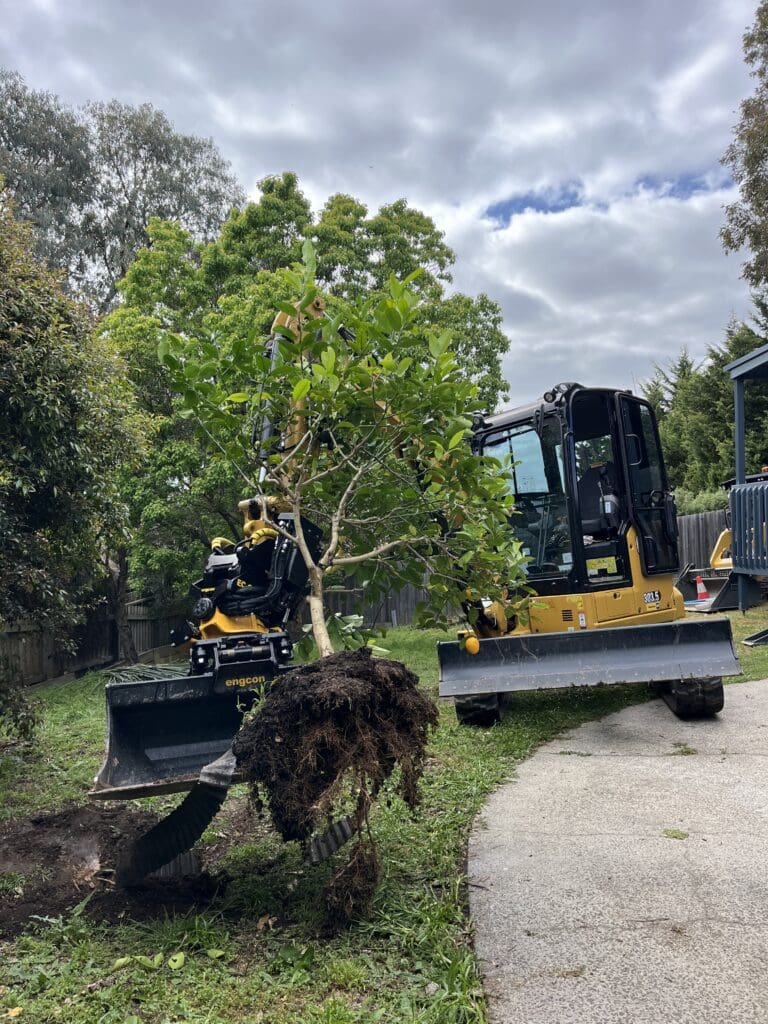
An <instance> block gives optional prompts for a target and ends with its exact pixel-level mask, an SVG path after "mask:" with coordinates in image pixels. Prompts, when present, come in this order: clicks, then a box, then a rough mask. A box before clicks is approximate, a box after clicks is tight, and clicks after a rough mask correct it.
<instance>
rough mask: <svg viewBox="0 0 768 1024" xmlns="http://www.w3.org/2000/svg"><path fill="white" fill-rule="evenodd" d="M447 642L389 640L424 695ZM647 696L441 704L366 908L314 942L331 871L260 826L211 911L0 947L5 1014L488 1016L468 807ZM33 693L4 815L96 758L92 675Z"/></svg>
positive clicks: (79, 920) (382, 811)
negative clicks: (307, 864) (438, 646)
mask: <svg viewBox="0 0 768 1024" xmlns="http://www.w3.org/2000/svg"><path fill="white" fill-rule="evenodd" d="M732 619H733V623H734V633H735V635H736V638H737V639H741V638H742V637H743V636H746V635H748V634H749V633H751V632H754V631H756V630H758V629H760V628H768V610H766V609H765V607H762V608H760V609H753V610H752V611H751V612H749V613H748V614H747V616H746V617H743V618H742V616H740V615H738V614H737V613H733V614H732ZM441 636H443V634H438V633H436V632H431V633H430V632H417V631H415V630H411V629H398V630H393V631H391V632H390V633H389V635H388V637H387V641H386V646H387V647H388V648H389V650H390V651H391V656H392V657H395V658H399V659H401V660H402V661H404V662H406V663H407V664H408V665H409V666H410V667H411V668H412V669H413V670H414V671H415V672H416V673H417V674H418V675H419V676H420V678H421V680H422V682H423V684H424V686H425V687H426V688H427V689H428V690H429V691H430V692H432V693H433V694H435V693H436V686H437V662H436V657H435V641H436V640H437V639H438V638H439V637H441ZM739 655H740V657H741V660H742V664H743V666H744V676H743V677H742V678H745V679H755V678H762V677H768V648H765V649H760V648H756V649H754V650H750V649H748V648H745V647H742V646H741V645H739ZM648 695H649V694H648V691H646V690H645V689H644V688H633V689H629V688H623V687H622V688H613V689H594V690H592V691H584V690H581V691H574V692H573V693H571V694H567V695H566V694H521V695H518V696H517V697H516V698H515V701H514V710H513V711H511V712H510V713H508V714H507V715H506V717H505V719H504V722H503V723H502V724H501V725H499V726H496V727H494V728H493V729H490V730H488V731H478V730H474V729H466V728H459V727H458V726H457V724H456V721H455V718H454V714H453V710H452V708H451V707H449V706H443V707H441V718H440V727H439V729H438V731H437V732H436V734H435V735H434V737H433V740H432V743H431V747H430V757H429V762H428V768H427V773H426V775H425V778H424V781H423V792H424V803H423V806H422V808H421V810H420V811H419V813H418V814H417V815H416V816H415V817H412V816H410V815H409V814H408V812H407V811H406V809H405V808H404V807H403V805H402V803H401V802H400V801H399V800H398V799H393V800H392V801H391V802H390V803H389V804H388V803H387V801H386V800H380V802H379V803H380V806H379V807H378V809H377V812H376V815H375V820H374V829H375V832H376V834H377V837H378V840H379V850H380V856H381V859H382V862H383V868H384V878H383V882H382V885H381V887H380V889H379V891H378V893H377V896H376V899H375V902H374V905H373V907H372V909H371V911H370V913H369V914H368V916H367V918H366V919H365V920H363V921H359V922H358V923H356V924H355V925H353V927H352V928H351V929H350V930H349V931H347V932H345V933H344V934H341V935H339V936H336V937H335V938H332V939H328V938H321V937H319V932H318V928H317V922H318V914H319V904H318V895H319V890H320V889H321V887H322V884H323V880H324V878H325V875H324V874H323V872H324V871H325V872H326V874H327V872H328V871H329V870H331V869H332V867H331V866H329V865H325V866H324V867H323V868H321V869H305V868H304V867H303V866H302V864H301V861H300V857H299V852H298V850H297V849H296V848H295V846H294V844H289V845H282V844H280V843H278V842H277V840H275V839H273V838H272V837H269V836H267V837H265V836H264V835H263V834H257V835H255V836H254V838H253V841H247V842H243V843H241V844H240V845H239V846H237V847H235V848H234V849H231V850H230V851H229V853H228V854H227V855H226V857H227V859H226V863H225V866H226V868H227V869H228V871H229V873H230V874H231V875H233V876H234V877H235V879H236V881H235V882H233V883H232V884H231V885H230V886H229V888H228V889H227V890H226V892H225V894H224V895H223V896H222V897H219V898H218V900H217V901H215V902H214V903H213V904H212V905H211V906H210V907H208V908H207V909H206V911H205V912H204V913H187V914H178V915H176V916H174V915H172V914H168V915H166V916H165V917H163V918H161V919H159V920H156V921H152V922H145V923H141V924H137V923H133V922H131V921H128V920H126V921H124V922H123V923H119V924H117V925H115V924H110V925H106V924H99V923H92V922H90V921H88V920H87V919H86V918H85V917H83V916H79V915H77V914H70V915H69V916H66V917H64V918H57V919H54V920H48V921H39V922H37V924H36V926H34V927H33V928H31V929H30V930H29V931H28V932H27V933H26V934H24V935H23V936H21V937H19V938H17V939H16V940H15V941H14V942H6V943H0V1021H1V1020H3V1019H5V1018H4V1016H3V1015H4V1014H5V1015H6V1017H7V1019H13V1017H12V1016H10V1015H9V1013H8V1011H13V1010H14V1009H15V1008H19V1007H20V1008H21V1013H20V1014H18V1018H19V1020H20V1021H21V1022H22V1024H23V1022H25V1021H30V1022H32V1021H34V1022H40V1024H43V1022H49V1021H66V1022H67V1024H171V1022H181V1021H185V1022H190V1024H232V1022H238V1024H257V1022H260V1024H300V1022H301V1024H353V1022H355V1024H369V1022H370V1024H373V1022H374V1021H384V1022H392V1024H395V1022H397V1024H409V1022H420V1024H422V1022H423V1024H427V1022H430V1024H454V1022H455V1024H482V1022H483V1021H485V1020H486V1015H485V1008H484V999H483V994H482V990H481V987H480V982H479V977H478V972H477V966H476V962H475V959H474V955H473V952H472V947H471V935H470V931H469V928H468V924H467V920H466V915H465V891H464V877H463V871H464V856H465V840H466V835H467V831H468V829H469V826H470V824H471V822H472V819H473V817H474V815H475V814H476V812H477V810H478V809H479V808H480V806H481V805H482V803H483V801H484V799H485V797H486V795H487V794H488V793H489V791H490V790H491V789H492V788H493V787H494V786H495V785H497V784H498V783H499V782H500V781H501V780H502V779H504V778H505V777H507V776H508V775H509V774H510V772H511V770H512V769H513V766H514V765H515V763H516V762H518V761H520V760H521V759H523V758H525V757H527V756H528V755H529V754H530V753H531V751H532V750H533V749H534V748H535V747H536V746H537V745H538V744H540V743H542V742H543V741H545V740H547V739H550V738H551V737H553V736H554V735H555V734H556V733H558V732H560V731H562V730H563V729H566V728H568V727H571V726H573V725H576V724H578V723H579V722H582V721H586V720H587V719H591V718H595V717H599V716H601V715H604V714H607V713H609V712H611V711H615V710H618V709H620V708H622V707H624V706H626V705H627V704H629V703H632V702H636V701H638V700H645V699H647V697H648ZM36 697H38V698H39V700H40V702H41V704H42V706H43V709H44V720H43V724H42V727H41V730H40V733H39V738H38V743H37V745H36V747H35V749H34V750H33V751H32V752H28V753H24V752H20V751H19V750H18V749H17V748H8V749H6V751H5V752H3V751H2V750H0V817H14V816H19V815H23V814H28V813H30V812H31V811H34V810H37V809H47V808H52V807H56V806H60V805H61V804H64V803H67V802H70V801H78V802H82V801H83V800H84V799H85V791H86V790H87V788H88V786H89V784H90V782H91V779H92V777H93V775H94V772H95V770H96V768H97V767H98V764H99V762H100V758H101V753H102V748H103V741H104V711H103V693H102V683H101V681H100V678H99V677H98V676H96V675H89V676H85V677H83V678H82V679H80V680H77V681H75V682H68V683H60V684H56V685H50V686H46V687H40V688H39V689H38V690H37V691H36ZM726 706H727V698H726ZM234 806H235V807H237V804H236V803H235V804H234ZM212 827H213V828H215V827H216V822H215V821H214V825H213V826H212ZM3 882H4V879H3V876H2V875H0V899H2V898H12V893H8V891H7V890H8V889H9V888H12V887H13V886H15V885H17V884H19V880H18V879H12V880H8V879H6V882H7V883H8V884H7V885H6V886H5V888H6V892H5V893H4V892H3V889H4V885H3ZM11 883H13V886H12V885H11ZM22 883H23V880H22ZM39 913H40V915H42V916H45V914H46V908H45V907H40V911H39ZM179 954H183V955H181V956H180V955H179ZM137 957H140V958H143V959H135V958H137ZM125 958H131V959H129V960H127V961H126V959H125Z"/></svg>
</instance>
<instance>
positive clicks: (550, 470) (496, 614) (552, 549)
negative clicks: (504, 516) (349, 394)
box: [438, 383, 740, 725]
mask: <svg viewBox="0 0 768 1024" xmlns="http://www.w3.org/2000/svg"><path fill="white" fill-rule="evenodd" d="M473 443H474V447H475V450H476V451H477V453H478V454H479V455H491V456H494V457H495V458H497V459H500V460H504V459H507V460H508V461H509V463H510V464H511V466H512V470H511V474H512V481H511V484H510V487H511V489H512V490H513V492H514V496H515V515H514V516H513V517H512V521H511V528H512V529H514V531H515V534H516V535H517V537H518V538H519V539H520V540H521V541H522V545H523V553H524V554H525V555H526V556H527V560H528V561H527V566H526V573H527V583H528V586H529V588H530V590H531V591H532V592H533V594H534V599H533V600H532V601H531V602H530V605H529V607H528V608H527V609H526V610H525V611H524V612H523V613H522V614H520V613H519V612H516V611H515V610H514V607H513V606H511V605H509V604H506V603H504V602H498V601H497V602H490V601H480V602H475V603H474V613H473V618H475V621H474V624H473V628H472V629H471V630H469V631H464V632H463V635H462V636H461V637H460V639H459V640H457V641H452V642H444V643H440V644H438V656H439V662H440V694H441V696H445V697H453V698H454V701H455V706H456V714H457V716H458V718H459V720H460V721H461V722H464V723H469V724H478V725H488V724H491V723H493V722H494V721H496V719H497V718H498V717H499V713H500V708H501V702H502V697H503V696H504V695H505V694H509V693H511V692H514V691H519V690H541V689H556V688H563V687H569V686H595V685H609V684H620V683H656V684H659V688H660V689H661V692H662V695H663V696H664V698H665V700H666V701H667V703H668V704H669V705H670V707H671V708H672V709H673V711H675V713H676V714H678V715H679V716H681V717H684V718H693V717H701V716H708V715H713V714H716V713H717V712H718V711H720V710H721V709H722V707H723V683H722V677H723V676H729V675H737V674H738V673H739V672H740V667H739V664H738V661H737V659H736V655H735V653H734V649H733V640H732V636H731V626H730V622H729V620H728V619H726V618H713V619H707V620H701V619H686V617H685V608H684V603H683V597H682V595H681V593H680V591H679V590H678V589H677V588H676V587H675V584H674V581H675V576H676V574H677V572H678V570H679V554H678V545H677V537H678V531H677V518H676V513H675V505H674V498H673V496H672V494H671V493H670V490H669V486H668V483H667V477H666V473H665V469H664V460H663V457H662V452H661V445H660V443H659V436H658V430H657V425H656V418H655V416H654V413H653V409H652V408H651V406H650V405H649V404H648V403H647V402H645V401H643V400H642V399H640V398H638V397H636V396H635V395H633V394H631V392H629V391H619V390H613V389H608V388H587V387H583V386H582V385H580V384H575V383H569V384H560V385H558V386H557V387H555V388H553V389H552V391H550V392H547V393H546V394H545V395H544V396H543V398H542V399H541V400H540V401H538V402H534V403H533V404H531V405H526V406H523V407H520V408H517V409H513V410H510V411H507V412H502V413H499V414H498V415H495V416H490V417H487V418H479V419H478V420H477V421H476V423H475V429H474V440H473Z"/></svg>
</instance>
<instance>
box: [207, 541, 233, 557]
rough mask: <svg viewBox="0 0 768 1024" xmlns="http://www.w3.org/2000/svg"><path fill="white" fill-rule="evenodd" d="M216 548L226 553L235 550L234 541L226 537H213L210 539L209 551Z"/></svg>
mask: <svg viewBox="0 0 768 1024" xmlns="http://www.w3.org/2000/svg"><path fill="white" fill-rule="evenodd" d="M217 548H218V549H219V551H223V552H224V554H225V555H228V554H229V553H230V551H234V550H235V542H234V541H233V540H230V539H229V538H228V537H214V538H213V540H212V541H211V551H215V550H216V549H217Z"/></svg>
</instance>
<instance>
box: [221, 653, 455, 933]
mask: <svg viewBox="0 0 768 1024" xmlns="http://www.w3.org/2000/svg"><path fill="white" fill-rule="evenodd" d="M437 718H438V713H437V708H436V707H435V704H434V703H433V701H431V700H430V699H429V698H428V697H427V696H426V695H425V694H424V693H423V692H422V691H420V690H419V689H418V678H417V677H416V676H415V675H414V674H413V672H411V671H410V670H409V669H407V668H406V667H405V665H403V664H401V663H400V662H398V661H389V660H387V659H383V658H373V657H372V656H371V652H370V650H369V649H367V648H362V649H361V650H359V651H354V652H349V651H345V652H343V653H340V654H334V655H331V656H330V657H327V658H321V659H319V660H318V661H315V662H313V663H312V664H310V665H303V666H301V667H299V668H296V669H293V670H292V671H291V672H288V673H286V674H285V675H284V676H281V677H280V678H279V679H278V680H277V682H276V683H274V684H273V686H272V687H271V688H270V691H269V696H268V698H267V699H266V700H265V701H264V703H263V704H262V705H261V706H260V707H259V709H258V710H257V712H256V714H255V715H254V716H253V718H251V719H250V720H249V721H247V722H246V724H245V725H244V726H243V728H242V729H241V730H240V732H239V733H238V735H237V737H236V739H235V742H234V745H233V749H234V752H235V756H236V757H237V762H238V767H239V769H240V771H241V772H242V773H243V775H244V776H245V778H246V779H247V781H248V782H249V784H250V787H251V795H252V798H253V799H254V802H255V804H256V806H257V807H259V808H260V807H261V806H262V802H263V801H262V798H266V801H267V802H268V804H269V811H270V816H271V818H272V822H273V824H274V826H275V828H276V830H277V831H278V832H279V833H280V835H281V836H282V837H283V839H284V840H286V841H289V840H298V841H299V842H302V843H306V842H307V841H308V840H309V839H310V838H311V837H312V836H313V834H315V835H317V833H319V832H322V831H323V830H324V829H326V828H328V826H329V825H330V824H331V821H332V819H333V817H334V816H338V815H339V814H349V817H350V820H351V821H352V823H353V827H354V829H355V831H356V832H357V837H356V838H355V839H354V840H353V842H352V844H351V850H350V853H349V855H348V858H347V860H346V861H345V862H344V863H342V865H341V866H340V867H339V868H338V870H337V871H336V872H335V874H334V875H333V876H332V877H331V879H330V881H329V882H328V884H327V885H326V887H325V890H324V893H323V899H324V903H325V908H326V913H327V920H326V928H327V929H328V931H331V932H333V931H336V930H338V929H339V928H342V927H345V926H346V925H347V924H349V922H350V921H351V920H352V919H353V918H355V917H359V916H360V915H361V914H363V913H364V912H365V910H366V909H367V907H368V905H369V904H370V902H371V899H372V897H373V894H374V893H375V891H376V887H377V885H378V882H379V874H380V872H379V860H378V856H377V852H376V847H375V844H374V842H373V839H372V836H371V834H370V830H369V829H368V813H369V810H370V807H371V805H372V803H373V801H374V799H375V798H376V795H377V794H378V792H379V790H380V789H381V787H382V785H383V784H384V783H385V782H386V780H387V779H388V778H389V777H390V776H391V775H392V773H393V771H394V770H395V768H396V767H398V768H399V773H398V774H397V775H396V785H395V790H396V792H397V793H399V794H400V796H402V798H403V800H404V801H405V803H406V804H407V806H408V807H410V808H412V809H413V808H415V807H416V806H417V805H418V803H419V799H420V793H419V779H420V777H421V774H422V771H423V768H424V758H425V749H426V744H427V739H428V735H429V731H430V729H432V728H434V727H435V726H436V725H437Z"/></svg>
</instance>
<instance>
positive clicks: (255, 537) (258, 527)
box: [243, 519, 279, 547]
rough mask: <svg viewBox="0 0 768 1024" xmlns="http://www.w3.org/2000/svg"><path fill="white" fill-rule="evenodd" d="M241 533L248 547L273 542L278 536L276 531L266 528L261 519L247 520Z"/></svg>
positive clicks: (269, 527)
mask: <svg viewBox="0 0 768 1024" xmlns="http://www.w3.org/2000/svg"><path fill="white" fill-rule="evenodd" d="M243 533H244V534H245V536H246V538H247V540H248V543H249V545H250V547H256V545H257V544H261V543H263V541H265V540H274V539H275V537H278V536H279V534H278V532H277V530H275V529H274V528H273V527H271V526H267V525H266V524H265V522H264V520H263V519H249V520H248V522H247V523H246V524H245V526H244V527H243Z"/></svg>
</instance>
